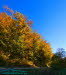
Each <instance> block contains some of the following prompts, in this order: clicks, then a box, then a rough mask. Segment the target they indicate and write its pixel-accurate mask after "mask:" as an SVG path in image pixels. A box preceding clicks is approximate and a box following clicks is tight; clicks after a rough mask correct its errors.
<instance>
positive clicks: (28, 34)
mask: <svg viewBox="0 0 66 75" xmlns="http://www.w3.org/2000/svg"><path fill="white" fill-rule="evenodd" d="M5 8H6V10H8V11H9V12H8V13H6V12H2V13H0V66H21V65H32V66H33V67H46V66H48V67H54V66H55V65H58V63H59V62H62V60H63V62H62V63H64V64H63V65H65V61H66V58H63V57H61V56H60V55H59V54H57V53H59V52H57V53H56V54H53V53H52V48H51V45H50V44H49V43H48V42H47V41H45V40H44V39H42V36H41V35H39V34H38V33H37V32H36V31H34V32H32V29H31V26H32V21H31V20H28V19H27V18H26V17H25V16H24V15H23V14H21V13H19V12H14V11H13V10H11V9H10V8H8V7H7V6H5ZM9 13H10V15H9ZM61 53H62V52H61ZM61 53H60V54H61ZM59 65H60V64H59Z"/></svg>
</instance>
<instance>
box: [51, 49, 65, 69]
mask: <svg viewBox="0 0 66 75" xmlns="http://www.w3.org/2000/svg"><path fill="white" fill-rule="evenodd" d="M65 53H66V52H65V51H64V49H63V48H58V49H57V52H56V53H55V54H54V55H53V57H52V64H51V67H52V68H54V69H63V68H65V60H66V59H65Z"/></svg>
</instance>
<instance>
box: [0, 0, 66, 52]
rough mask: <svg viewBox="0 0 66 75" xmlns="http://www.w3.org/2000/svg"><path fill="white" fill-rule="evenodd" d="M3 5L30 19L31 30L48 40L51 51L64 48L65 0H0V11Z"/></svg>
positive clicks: (65, 44)
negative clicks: (31, 23)
mask: <svg viewBox="0 0 66 75" xmlns="http://www.w3.org/2000/svg"><path fill="white" fill-rule="evenodd" d="M4 5H7V6H9V7H10V8H12V9H13V10H17V11H19V12H21V13H23V14H24V15H26V16H27V17H28V18H29V19H32V20H33V22H34V24H33V30H36V31H37V32H38V33H39V34H41V35H42V36H43V37H44V39H45V40H47V41H48V42H50V44H51V47H52V48H53V52H55V51H56V50H57V48H64V49H65V50H66V0H0V12H1V11H3V9H2V7H3V6H4Z"/></svg>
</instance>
